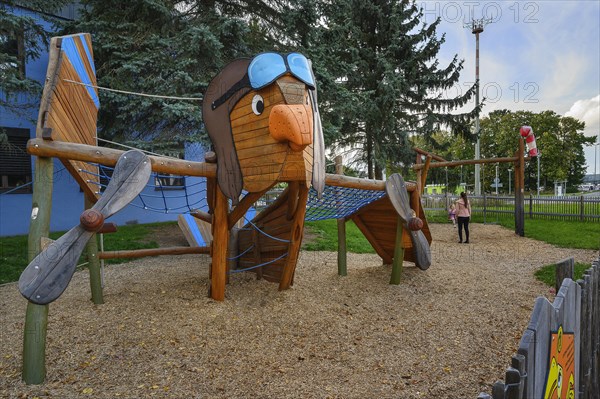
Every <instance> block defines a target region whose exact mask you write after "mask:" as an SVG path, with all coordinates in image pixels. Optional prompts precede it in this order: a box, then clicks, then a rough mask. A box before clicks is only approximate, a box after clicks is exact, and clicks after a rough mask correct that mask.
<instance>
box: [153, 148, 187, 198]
mask: <svg viewBox="0 0 600 399" xmlns="http://www.w3.org/2000/svg"><path fill="white" fill-rule="evenodd" d="M162 153H163V154H164V155H166V156H169V157H172V158H179V159H184V158H185V154H184V152H183V151H181V152H177V151H175V152H171V153H166V154H165V153H164V151H163V152H162ZM154 185H155V186H156V188H155V189H156V190H183V189H184V188H185V177H183V176H179V175H170V174H156V175H154Z"/></svg>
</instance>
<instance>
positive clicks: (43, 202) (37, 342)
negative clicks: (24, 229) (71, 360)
mask: <svg viewBox="0 0 600 399" xmlns="http://www.w3.org/2000/svg"><path fill="white" fill-rule="evenodd" d="M40 134H41V130H38V135H40ZM53 186H54V161H53V160H52V158H41V157H37V158H36V159H35V174H34V180H33V195H32V207H31V219H30V224H29V238H28V254H27V255H28V256H27V258H28V260H29V262H31V261H32V260H33V259H34V258H35V257H36V256H37V255H38V254H39V253H40V252H41V251H42V247H41V245H42V237H48V236H49V234H50V214H51V210H52V188H53ZM48 307H49V305H38V304H35V303H32V302H28V303H27V313H26V315H25V333H24V336H23V369H22V374H21V375H22V378H23V381H24V382H25V383H26V384H41V383H43V382H44V380H45V379H46V327H47V325H48Z"/></svg>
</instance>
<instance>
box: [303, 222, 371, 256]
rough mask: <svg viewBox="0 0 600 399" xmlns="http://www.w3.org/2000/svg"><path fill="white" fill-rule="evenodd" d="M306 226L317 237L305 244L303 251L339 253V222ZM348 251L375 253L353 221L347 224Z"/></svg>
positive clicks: (314, 223)
mask: <svg viewBox="0 0 600 399" xmlns="http://www.w3.org/2000/svg"><path fill="white" fill-rule="evenodd" d="M306 226H307V227H308V229H309V231H310V232H311V233H313V234H315V235H316V236H317V237H316V238H315V240H313V241H312V242H309V243H306V244H304V246H303V249H305V250H307V251H337V220H331V219H330V220H319V221H317V222H306ZM346 249H347V250H348V252H354V253H358V254H371V253H375V250H374V249H373V247H371V244H369V241H367V239H366V238H365V236H363V234H362V233H361V232H360V230H359V229H358V227H356V225H355V224H354V223H353V222H352V221H350V222H347V223H346Z"/></svg>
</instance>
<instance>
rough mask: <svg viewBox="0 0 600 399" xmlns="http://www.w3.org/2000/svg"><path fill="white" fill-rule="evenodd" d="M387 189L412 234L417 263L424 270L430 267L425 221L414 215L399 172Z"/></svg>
mask: <svg viewBox="0 0 600 399" xmlns="http://www.w3.org/2000/svg"><path fill="white" fill-rule="evenodd" d="M385 191H386V192H387V195H388V197H389V198H390V202H391V203H392V205H393V206H394V208H395V209H396V212H398V216H399V217H400V219H401V220H402V222H403V224H404V227H405V229H407V231H408V233H409V235H410V240H411V241H412V244H413V249H414V251H415V264H416V265H417V267H419V268H420V269H422V270H426V269H428V268H429V266H431V249H430V248H429V242H428V241H427V238H425V235H424V234H423V232H422V231H421V228H422V227H423V221H422V220H421V219H419V218H418V217H416V216H413V210H412V209H411V207H410V199H409V198H408V192H407V190H406V183H405V182H404V179H403V178H402V176H400V175H399V174H397V173H394V174H393V175H392V176H390V178H389V179H388V180H386V182H385Z"/></svg>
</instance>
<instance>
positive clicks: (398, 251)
mask: <svg viewBox="0 0 600 399" xmlns="http://www.w3.org/2000/svg"><path fill="white" fill-rule="evenodd" d="M396 223H397V227H396V245H395V247H394V261H393V262H392V275H391V277H390V284H394V285H398V284H400V280H401V278H402V263H403V261H404V243H403V241H402V232H403V230H404V228H403V225H402V219H401V218H400V217H398V221H397V222H396Z"/></svg>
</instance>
